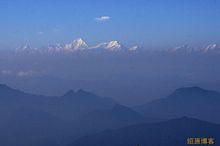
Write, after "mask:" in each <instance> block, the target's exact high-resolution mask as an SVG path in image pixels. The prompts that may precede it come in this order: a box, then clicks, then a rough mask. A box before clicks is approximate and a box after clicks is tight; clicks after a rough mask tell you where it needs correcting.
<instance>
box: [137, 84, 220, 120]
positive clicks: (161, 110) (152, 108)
mask: <svg viewBox="0 0 220 146" xmlns="http://www.w3.org/2000/svg"><path fill="white" fill-rule="evenodd" d="M219 105H220V93H218V92H216V91H210V90H205V89H202V88H199V87H189V88H180V89H177V90H176V91H175V92H173V93H172V94H171V95H169V96H168V97H167V98H164V99H158V100H154V101H152V102H149V103H147V104H144V105H141V106H138V107H135V109H136V110H137V111H139V112H141V113H142V114H143V115H146V116H153V117H158V118H162V119H171V118H178V117H182V116H190V117H195V118H198V119H201V120H206V121H210V122H217V123H220V116H219V115H218V114H217V113H218V112H219V111H220V106H219Z"/></svg>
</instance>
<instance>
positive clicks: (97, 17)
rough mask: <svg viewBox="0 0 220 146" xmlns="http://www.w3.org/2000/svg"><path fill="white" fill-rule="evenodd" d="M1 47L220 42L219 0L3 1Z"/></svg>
mask: <svg viewBox="0 0 220 146" xmlns="http://www.w3.org/2000/svg"><path fill="white" fill-rule="evenodd" d="M0 32H1V33H0V48H11V47H15V46H17V45H21V44H24V43H26V42H28V43H30V44H32V45H33V46H42V45H47V44H52V43H59V42H61V43H67V42H70V41H72V40H73V39H75V38H78V37H81V38H83V39H85V40H86V41H87V42H88V43H89V44H91V45H93V44H96V43H99V42H105V41H109V40H119V41H121V42H122V43H124V44H126V45H135V44H138V45H141V46H145V47H152V46H154V47H168V46H176V45H182V44H192V45H206V44H208V43H214V42H215V43H220V1H218V0H108V1H105V0H11V1H9V0H1V1H0Z"/></svg>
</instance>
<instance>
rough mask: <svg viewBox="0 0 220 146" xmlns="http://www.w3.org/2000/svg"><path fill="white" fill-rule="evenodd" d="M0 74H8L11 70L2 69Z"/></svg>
mask: <svg viewBox="0 0 220 146" xmlns="http://www.w3.org/2000/svg"><path fill="white" fill-rule="evenodd" d="M1 74H3V75H10V74H12V71H10V70H2V71H1Z"/></svg>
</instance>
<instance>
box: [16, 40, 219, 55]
mask: <svg viewBox="0 0 220 146" xmlns="http://www.w3.org/2000/svg"><path fill="white" fill-rule="evenodd" d="M140 50H142V51H149V49H145V50H144V49H141V48H140V47H139V46H133V47H126V46H124V45H123V44H121V43H120V42H119V41H110V42H105V43H100V44H97V45H95V46H89V45H88V44H87V43H86V42H85V41H84V40H83V39H81V38H79V39H76V40H73V41H72V42H71V43H67V44H55V45H48V46H45V47H41V48H33V47H31V46H30V45H29V44H25V45H23V46H21V47H19V48H17V49H16V51H17V52H25V53H52V54H54V53H74V52H80V51H81V52H82V51H109V52H137V51H140ZM156 50H157V49H156ZM150 52H154V50H153V49H151V50H150ZM156 52H158V50H157V51H156ZM166 52H168V53H174V54H175V53H178V54H191V53H215V54H220V46H219V45H217V44H209V45H207V46H205V47H202V48H195V47H192V46H189V45H183V46H179V47H174V48H171V49H167V50H166Z"/></svg>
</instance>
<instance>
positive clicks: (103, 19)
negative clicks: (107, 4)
mask: <svg viewBox="0 0 220 146" xmlns="http://www.w3.org/2000/svg"><path fill="white" fill-rule="evenodd" d="M110 19H111V17H109V16H101V17H98V18H95V20H96V21H99V22H104V21H108V20H110Z"/></svg>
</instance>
